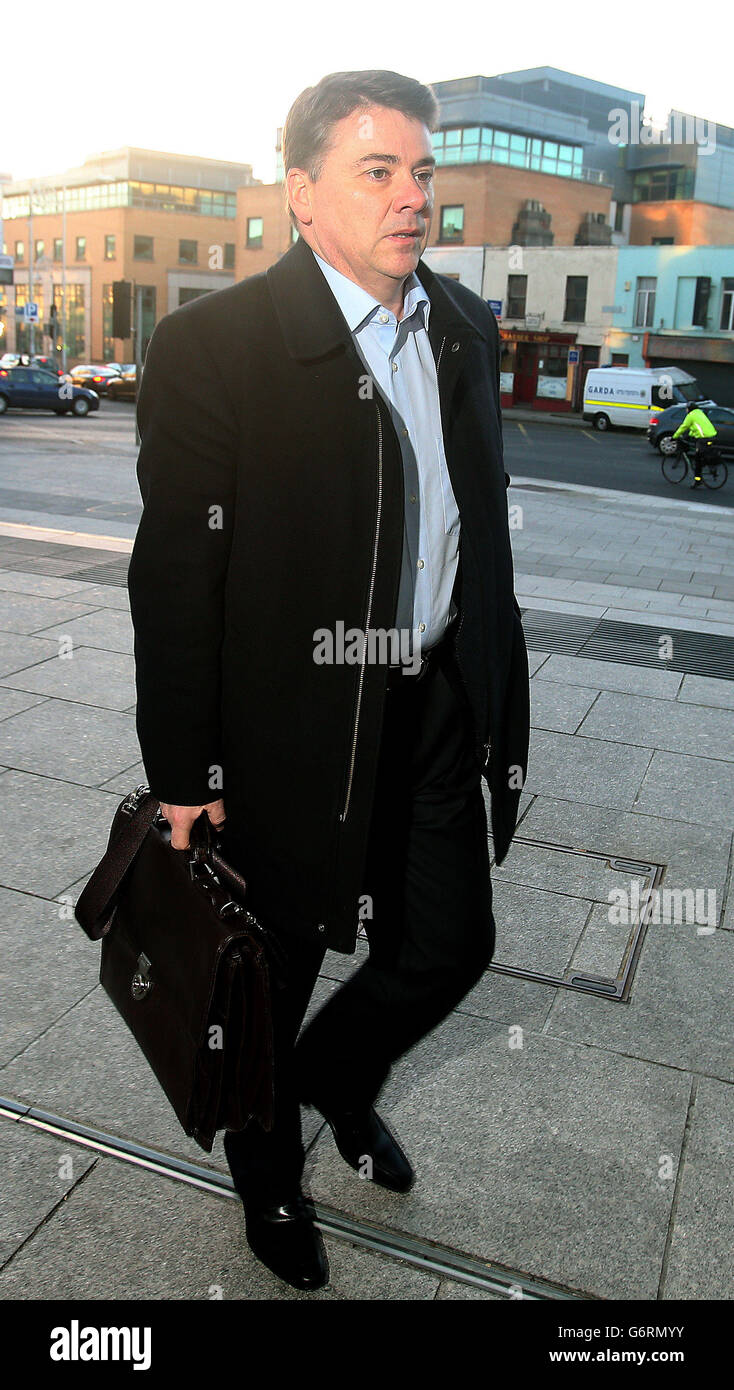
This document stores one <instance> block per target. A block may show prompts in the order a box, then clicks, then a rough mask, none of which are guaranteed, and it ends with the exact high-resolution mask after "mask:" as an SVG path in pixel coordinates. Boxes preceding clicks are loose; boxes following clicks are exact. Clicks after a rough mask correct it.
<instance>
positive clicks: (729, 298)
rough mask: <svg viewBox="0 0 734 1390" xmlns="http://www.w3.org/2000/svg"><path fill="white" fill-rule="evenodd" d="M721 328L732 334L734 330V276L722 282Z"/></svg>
mask: <svg viewBox="0 0 734 1390" xmlns="http://www.w3.org/2000/svg"><path fill="white" fill-rule="evenodd" d="M719 328H723V329H724V330H725V331H726V332H728V333H731V332H732V330H734V276H727V277H725V278H724V279H723V280H722V282H721V323H720V324H719Z"/></svg>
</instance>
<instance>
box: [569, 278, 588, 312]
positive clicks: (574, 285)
mask: <svg viewBox="0 0 734 1390" xmlns="http://www.w3.org/2000/svg"><path fill="white" fill-rule="evenodd" d="M588 284H589V279H588V276H587V275H567V276H566V306H565V308H564V310H563V321H564V323H584V321H585V319H586V291H587V288H588Z"/></svg>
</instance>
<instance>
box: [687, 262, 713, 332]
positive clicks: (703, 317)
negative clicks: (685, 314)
mask: <svg viewBox="0 0 734 1390" xmlns="http://www.w3.org/2000/svg"><path fill="white" fill-rule="evenodd" d="M710 295H711V276H710V275H699V276H698V277H697V278H696V293H695V295H694V297H693V315H692V317H691V326H692V327H693V328H708V321H709V313H708V310H709V297H710Z"/></svg>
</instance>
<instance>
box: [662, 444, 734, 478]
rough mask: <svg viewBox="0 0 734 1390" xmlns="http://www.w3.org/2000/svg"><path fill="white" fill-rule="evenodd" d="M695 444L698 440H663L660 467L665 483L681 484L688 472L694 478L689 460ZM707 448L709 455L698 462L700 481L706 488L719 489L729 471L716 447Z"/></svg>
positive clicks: (693, 468)
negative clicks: (709, 451)
mask: <svg viewBox="0 0 734 1390" xmlns="http://www.w3.org/2000/svg"><path fill="white" fill-rule="evenodd" d="M697 444H698V440H696V439H691V438H690V437H688V438H686V439H680V438H679V439H673V437H672V435H671V437H670V438H669V439H665V440H663V442H662V444H661V445H660V448H661V451H662V453H663V456H664V457H663V461H662V465H661V466H662V470H663V477H664V478H665V481H666V482H668V483H682V481H683V479H684V478H685V477H686V476H687V474H688V473H689V472H691V473H693V474H694V477H695V472H696V470H695V467H694V464H693V462H692V460H691V454H692V453H693V451H694V449H696V447H697ZM708 447H709V449H710V450H711V453H710V454H709V455H704V457H703V458H699V460H698V463H699V468H700V472H701V479H702V481H703V483H704V485H705V486H706V487H708V488H720V487H723V486H724V483H725V482H726V480H727V478H728V476H729V469H728V468H727V466H726V463H725V462H724V460H723V458H722V457H721V454H720V453H719V450H718V449H717V448H716V446H715V445H709V446H708Z"/></svg>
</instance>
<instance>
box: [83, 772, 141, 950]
mask: <svg viewBox="0 0 734 1390" xmlns="http://www.w3.org/2000/svg"><path fill="white" fill-rule="evenodd" d="M159 804H160V803H159V801H158V799H157V797H155V796H153V794H152V793H151V792H147V793H146V794H145V795H144V796H142V797H141V799H140V801H139V802H138V805H137V809H136V810H135V811H133V814H132V815H131V816H125V817H123V818H122V825H121V828H120V830H119V831H118V833H117V835H116V836H115V838H114V840H112V842H111V843H110V844H109V845H108V847H107V850H106V852H105V854H104V855H103V857H102V859H101V860H100V862H99V864H98V865H97V867H96V869H95V870H94V873H93V874H92V876H91V878H90V879H89V882H88V883H87V885H86V887H85V888H84V889H83V890H82V892H81V893H80V895H79V899H78V901H77V904H76V907H75V909H74V916H75V917H76V920H77V922H78V923H79V925H80V927H82V928H83V930H84V931H85V932H86V934H87V936H88V937H89V939H90V941H99V939H100V937H102V936H104V935H105V933H106V932H107V931H109V928H110V923H111V917H112V911H111V909H112V900H113V898H114V896H115V893H116V892H117V890H118V888H119V887H120V884H121V883H122V880H123V878H124V877H125V874H126V873H127V871H128V869H129V868H130V865H131V864H132V862H133V859H134V858H135V855H136V854H137V852H138V850H139V849H140V846H141V845H142V843H143V840H144V839H145V837H146V835H147V834H148V831H149V830H150V827H151V826H152V824H153V821H154V820H155V817H156V812H157V811H158V806H159Z"/></svg>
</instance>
